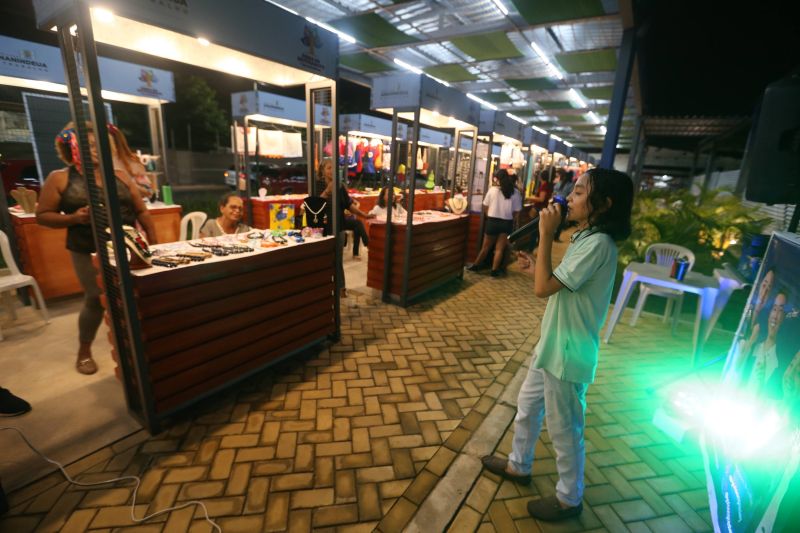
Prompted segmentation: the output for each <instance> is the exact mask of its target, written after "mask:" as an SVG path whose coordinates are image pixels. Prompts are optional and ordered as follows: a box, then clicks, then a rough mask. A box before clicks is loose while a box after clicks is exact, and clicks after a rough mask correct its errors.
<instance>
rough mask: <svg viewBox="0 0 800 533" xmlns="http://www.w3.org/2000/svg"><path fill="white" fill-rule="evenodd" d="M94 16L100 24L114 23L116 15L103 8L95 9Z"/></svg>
mask: <svg viewBox="0 0 800 533" xmlns="http://www.w3.org/2000/svg"><path fill="white" fill-rule="evenodd" d="M92 14H93V15H94V16H95V18H96V19H97V20H98V21H100V22H105V23H109V22H113V21H114V13H112V12H111V11H109V10H108V9H103V8H102V7H95V8H93V9H92Z"/></svg>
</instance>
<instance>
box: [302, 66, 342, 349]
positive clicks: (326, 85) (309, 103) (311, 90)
mask: <svg viewBox="0 0 800 533" xmlns="http://www.w3.org/2000/svg"><path fill="white" fill-rule="evenodd" d="M336 89H337V83H336V82H328V81H320V82H313V83H306V118H307V131H308V139H309V141H308V144H307V148H308V154H309V156H312V154H315V153H316V152H315V151H314V150H315V145H316V138H315V136H314V130H315V128H316V115H315V113H314V110H315V106H314V103H315V102H316V95H317V94H318V93H319V92H321V91H330V106H331V126H330V128H331V157H332V158H333V160H332V161H331V164H332V168H333V191H332V192H331V198H330V201H331V211H330V213H331V216H330V219H329V220H330V224H331V232H332V233H333V238H334V240H335V241H336V243H335V245H334V298H333V313H334V321H335V324H336V327H335V331H334V334H333V335H332V336H331V337H332V339H334V340H339V338H340V337H341V334H342V311H341V301H340V298H341V290H342V289H343V288H344V278H343V276H344V267H343V265H342V248H343V244H344V236H343V234H342V233H343V228H340V227H339V212H340V210H341V206H339V188H340V187H341V186H342V182H341V179H340V178H341V176H340V173H339V141H338V138H339V135H338V129H339V114H338V113H337V107H336ZM323 105H324V104H323ZM323 142H324V139H322V138H321V137H320V143H321V144H322V143H323ZM323 147H324V144H323ZM312 161H313V159H312ZM320 163H322V160H320ZM312 166H313V163H312V164H310V165H308V167H309V175H311V173H312V171H311V167H312ZM309 191H310V192H311V189H309ZM313 193H314V194H313V195H316V182H314V191H313Z"/></svg>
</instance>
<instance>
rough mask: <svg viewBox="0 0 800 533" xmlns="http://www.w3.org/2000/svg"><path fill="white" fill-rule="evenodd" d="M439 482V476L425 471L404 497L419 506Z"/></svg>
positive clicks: (415, 480)
mask: <svg viewBox="0 0 800 533" xmlns="http://www.w3.org/2000/svg"><path fill="white" fill-rule="evenodd" d="M438 482H439V476H437V475H435V474H433V473H432V472H430V471H428V470H423V471H422V472H420V473H419V475H418V476H417V477H416V478H415V479H414V481H413V482H412V483H411V485H410V486H409V487H408V490H407V491H406V492H405V494H404V496H405V497H406V498H408V499H409V500H410V501H411V502H413V503H414V504H416V505H419V504H421V503H422V502H423V500H424V499H425V498H426V497H427V496H428V494H430V492H431V491H432V490H433V487H434V486H436V483H438Z"/></svg>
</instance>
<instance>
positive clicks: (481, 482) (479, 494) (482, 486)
mask: <svg viewBox="0 0 800 533" xmlns="http://www.w3.org/2000/svg"><path fill="white" fill-rule="evenodd" d="M497 487H498V483H497V482H495V481H492V480H491V479H489V478H488V477H486V476H481V477H479V478H478V481H477V482H476V483H475V485H474V486H473V487H472V490H471V491H470V493H469V496H467V505H469V506H470V507H472V508H473V509H475V510H476V511H479V512H481V513H485V512H486V511H487V509H489V504H490V503H491V502H492V499H493V498H494V495H495V492H497Z"/></svg>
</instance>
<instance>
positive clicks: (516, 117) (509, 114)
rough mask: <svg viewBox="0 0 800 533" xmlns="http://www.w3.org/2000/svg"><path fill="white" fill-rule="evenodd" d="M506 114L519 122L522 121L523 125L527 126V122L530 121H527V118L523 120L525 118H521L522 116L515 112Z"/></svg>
mask: <svg viewBox="0 0 800 533" xmlns="http://www.w3.org/2000/svg"><path fill="white" fill-rule="evenodd" d="M506 116H507V117H508V118H510V119H511V120H516V121H517V122H519V123H520V124H522V125H523V126H525V125H526V124H528V121H527V120H523V119H521V118H520V117H518V116H517V115H515V114H513V113H506Z"/></svg>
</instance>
